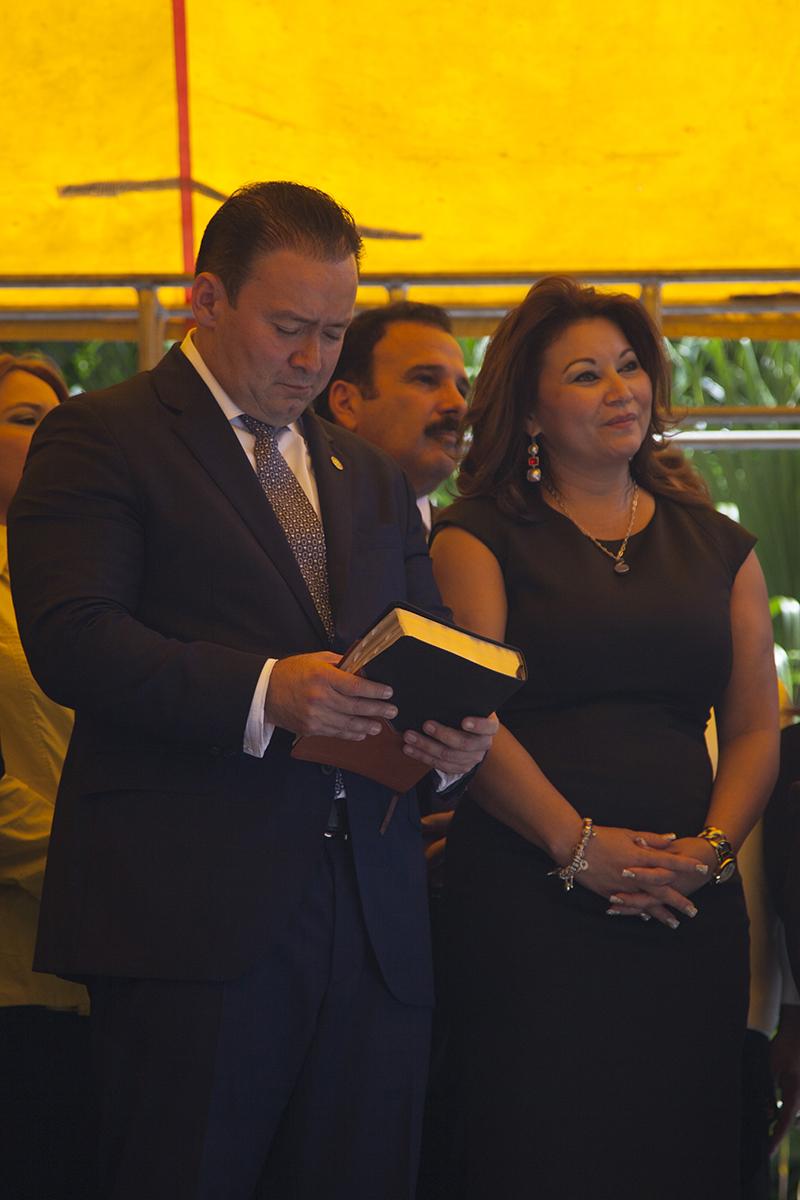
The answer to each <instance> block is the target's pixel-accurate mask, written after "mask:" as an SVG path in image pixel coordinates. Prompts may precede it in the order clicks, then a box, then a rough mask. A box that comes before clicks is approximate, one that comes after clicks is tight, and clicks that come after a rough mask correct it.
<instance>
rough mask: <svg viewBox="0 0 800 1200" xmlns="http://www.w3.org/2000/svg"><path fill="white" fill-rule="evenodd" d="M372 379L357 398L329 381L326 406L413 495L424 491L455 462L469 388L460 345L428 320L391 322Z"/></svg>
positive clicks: (379, 345) (374, 360)
mask: <svg viewBox="0 0 800 1200" xmlns="http://www.w3.org/2000/svg"><path fill="white" fill-rule="evenodd" d="M372 384H373V386H372V389H371V391H372V395H371V396H369V397H365V396H364V395H363V394H362V393H361V391H360V390H359V389H358V388H356V387H355V386H354V385H352V384H351V385H346V387H345V388H344V389H343V388H342V387H341V384H340V381H337V382H336V384H334V389H335V391H334V392H332V395H331V409H332V410H333V412H334V415H335V416H336V418H337V420H338V421H339V422H340V423H341V424H342V425H344V426H345V427H346V428H348V429H352V430H353V431H354V432H355V433H358V434H359V435H360V436H361V437H363V438H365V439H366V440H367V441H368V442H372V443H373V444H374V445H376V446H379V447H380V448H381V449H382V450H385V451H386V453H387V454H389V455H391V457H392V458H393V459H394V460H395V461H396V462H397V463H399V464H400V466H401V467H402V468H403V470H404V471H405V472H406V474H407V475H408V477H409V479H410V480H411V485H412V487H413V488H414V491H415V492H416V494H417V496H427V495H428V493H429V492H432V491H433V489H434V488H436V487H438V486H439V484H440V483H442V482H443V481H444V480H445V479H446V478H447V476H448V475H450V474H451V473H452V471H453V470H454V468H455V467H456V465H457V462H458V457H459V450H460V444H459V438H458V427H459V422H460V421H461V418H462V417H463V415H464V413H465V411H466V407H467V404H466V395H467V391H468V389H469V381H468V379H467V374H466V371H465V370H464V357H463V355H462V353H461V348H460V346H459V344H458V342H457V341H456V340H455V338H454V337H451V335H450V334H449V333H446V332H445V331H444V330H443V329H439V328H438V327H437V326H435V325H420V324H416V323H415V322H413V321H397V322H395V323H394V324H392V325H389V326H388V328H387V330H386V332H385V334H384V335H383V337H382V338H381V340H380V341H379V342H378V343H377V345H376V346H375V349H374V351H373V355H372Z"/></svg>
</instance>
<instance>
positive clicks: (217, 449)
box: [151, 346, 328, 643]
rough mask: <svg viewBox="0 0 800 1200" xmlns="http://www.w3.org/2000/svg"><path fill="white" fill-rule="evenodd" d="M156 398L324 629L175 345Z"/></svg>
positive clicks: (228, 432) (272, 519) (234, 448)
mask: <svg viewBox="0 0 800 1200" xmlns="http://www.w3.org/2000/svg"><path fill="white" fill-rule="evenodd" d="M151 378H152V381H153V384H154V386H155V389H156V392H157V393H158V396H159V398H160V399H161V401H162V403H164V404H165V406H166V407H167V408H169V409H170V410H171V411H172V412H173V414H174V420H173V429H174V431H175V433H176V435H177V436H178V437H179V438H180V440H181V441H182V442H183V443H184V445H185V446H186V447H187V449H188V450H189V451H190V453H191V454H192V455H193V456H194V457H195V458H196V459H197V461H198V462H199V463H200V464H201V466H202V467H203V468H204V470H205V471H206V473H207V474H208V475H209V477H210V478H211V479H212V480H213V482H214V483H215V484H216V486H217V487H218V488H219V490H220V491H221V492H222V493H223V495H224V496H225V497H226V498H227V499H228V501H229V502H230V503H231V504H232V505H233V507H234V508H235V509H236V511H237V512H238V513H239V516H240V517H241V518H242V521H243V522H244V524H245V525H246V526H247V528H248V529H249V530H250V532H251V533H252V534H253V536H254V537H255V539H256V541H257V542H258V544H259V546H260V547H261V549H262V550H263V551H264V553H265V554H266V555H267V556H268V557H269V558H270V559H271V561H272V563H273V564H274V565H275V567H276V569H277V570H278V572H279V574H280V575H281V577H282V579H283V580H284V582H285V583H286V585H287V587H288V588H290V590H291V591H292V592H293V594H294V597H295V599H296V600H297V603H298V604H299V606H300V608H301V610H302V611H303V612H304V613H305V615H306V617H307V618H308V620H309V622H310V623H311V625H312V626H313V628H314V631H315V633H316V635H317V637H318V639H319V640H321V641H322V642H323V643H325V642H327V640H328V638H327V634H326V633H325V630H324V628H323V625H322V622H321V621H320V618H319V614H318V613H317V610H316V608H315V607H314V602H313V600H312V599H311V596H310V594H309V591H308V588H307V587H306V584H305V581H304V579H303V576H302V575H301V574H300V568H299V567H298V565H297V560H296V558H295V556H294V554H293V553H292V551H291V548H290V547H289V543H288V542H287V541H286V535H285V534H284V532H283V529H282V527H281V525H280V522H279V521H278V519H277V517H276V516H275V513H274V512H273V510H272V506H271V505H270V504H269V502H268V501H267V498H266V496H265V495H264V492H263V491H262V488H261V485H260V483H259V482H258V479H257V477H256V474H255V472H254V471H253V469H252V467H251V466H250V464H249V463H248V461H247V458H246V456H245V454H244V451H243V450H242V447H241V444H240V442H239V439H238V438H237V437H236V434H235V433H234V431H233V429H232V428H231V425H230V422H229V421H228V420H227V418H226V417H225V414H224V413H223V412H222V410H221V409H220V407H219V405H218V404H217V402H216V400H215V399H214V397H213V396H212V395H211V393H210V392H209V390H208V388H207V387H206V385H205V384H204V383H203V381H202V379H201V378H200V376H199V375H198V374H197V372H196V371H195V369H194V367H193V366H192V365H191V363H190V362H189V361H188V359H187V358H186V356H185V354H183V352H182V351H181V350H180V348H179V347H178V346H174V347H173V348H172V350H170V352H169V354H168V355H167V356H166V358H165V359H163V360H162V362H161V363H160V364H159V365H158V366H157V367H156V368H155V370H154V371H153V372H152V376H151Z"/></svg>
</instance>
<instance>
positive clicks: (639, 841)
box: [633, 837, 647, 850]
mask: <svg viewBox="0 0 800 1200" xmlns="http://www.w3.org/2000/svg"><path fill="white" fill-rule="evenodd" d="M633 840H634V842H635V844H636V845H637V846H644V848H645V850H646V849H647V839H646V838H643V837H635V838H634V839H633Z"/></svg>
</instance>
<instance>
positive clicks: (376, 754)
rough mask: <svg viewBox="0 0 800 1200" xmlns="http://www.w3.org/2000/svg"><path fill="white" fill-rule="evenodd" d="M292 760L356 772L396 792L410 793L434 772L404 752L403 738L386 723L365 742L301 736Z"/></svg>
mask: <svg viewBox="0 0 800 1200" xmlns="http://www.w3.org/2000/svg"><path fill="white" fill-rule="evenodd" d="M292 758H299V759H301V760H302V761H303V762H314V763H322V764H324V765H326V766H329V767H339V768H341V770H343V771H354V772H355V774H356V775H366V777H367V779H374V780H375V782H376V783H382V784H384V786H385V787H390V788H392V789H393V790H394V791H395V792H407V791H408V790H409V789H410V788H412V787H414V784H416V783H419V781H420V779H422V777H423V775H427V774H428V771H429V770H430V767H428V766H426V764H425V763H422V762H419V761H418V760H417V759H415V758H409V757H408V755H407V754H404V753H403V735H402V734H401V733H398V732H397V730H396V729H392V727H391V725H389V724H388V723H387V722H386V721H381V731H380V733H376V734H375V735H374V737H367V738H365V739H364V741H363V742H350V741H348V740H347V739H346V738H337V737H323V736H320V735H319V734H309V735H307V736H305V737H300V738H298V739H297V741H296V742H295V744H294V746H292Z"/></svg>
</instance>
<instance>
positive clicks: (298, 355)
mask: <svg viewBox="0 0 800 1200" xmlns="http://www.w3.org/2000/svg"><path fill="white" fill-rule="evenodd" d="M289 362H290V363H291V365H292V366H293V367H297V368H298V370H301V371H307V372H308V373H309V374H313V373H315V372H317V371H319V370H320V369H321V368H322V348H321V346H320V341H319V337H318V336H317V335H316V334H313V333H309V335H308V336H307V337H306V338H304V339H303V341H302V343H301V345H299V346H297V347H295V349H294V350H293V351H292V353H291V355H290V357H289Z"/></svg>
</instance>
